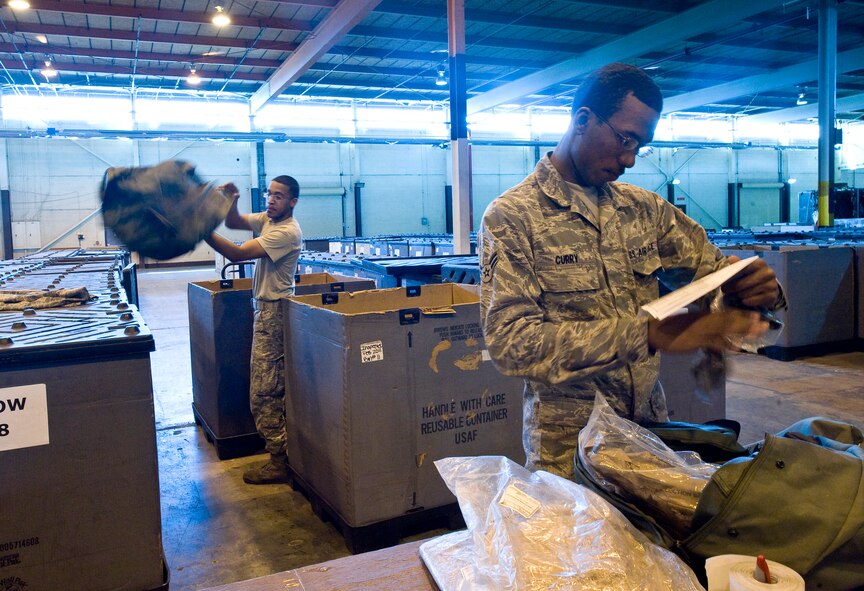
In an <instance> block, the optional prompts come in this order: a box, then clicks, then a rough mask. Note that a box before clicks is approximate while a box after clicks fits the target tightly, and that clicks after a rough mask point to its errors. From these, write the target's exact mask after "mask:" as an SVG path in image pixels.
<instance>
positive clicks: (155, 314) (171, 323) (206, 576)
mask: <svg viewBox="0 0 864 591" xmlns="http://www.w3.org/2000/svg"><path fill="white" fill-rule="evenodd" d="M217 278H218V277H217V275H216V273H215V271H213V270H212V269H210V268H206V269H205V268H199V269H194V270H179V271H164V270H145V271H141V272H139V293H140V297H141V311H142V313H143V315H144V318H145V320H146V322H147V325H148V326H149V328H150V330H151V331H152V333H153V336H154V339H155V341H156V351H155V352H154V353H152V354H151V366H152V375H153V389H154V398H155V406H156V428H157V444H158V449H159V475H160V486H161V495H162V535H163V542H164V546H165V555H166V559H167V563H168V568H169V569H170V573H171V585H170V588H171V590H172V591H185V590H197V589H204V588H207V587H212V586H216V585H222V584H225V583H230V582H234V581H241V580H245V579H251V578H254V577H258V576H263V575H268V574H272V573H276V572H281V571H285V570H290V569H294V568H298V567H301V566H305V565H309V564H316V563H318V562H322V561H326V560H331V559H333V558H338V557H341V556H348V555H349V554H350V552H349V551H348V548H347V547H346V545H345V542H344V541H343V538H342V537H341V536H340V534H339V533H338V532H337V531H336V530H335V529H334V527H333V526H332V525H331V524H329V523H323V522H322V521H321V520H319V519H318V518H317V517H316V516H315V515H313V513H312V510H311V508H310V505H309V502H308V501H307V500H306V499H305V498H304V497H303V496H302V495H301V494H300V493H297V492H295V491H293V490H292V489H291V487H290V486H287V485H267V486H250V485H247V484H244V483H243V481H242V478H241V476H242V474H243V471H244V470H245V469H246V468H247V467H248V466H249V465H251V464H256V463H258V462H262V461H263V460H264V459H265V456H263V455H259V456H250V457H245V458H238V459H233V460H224V461H220V460H219V459H218V458H217V457H216V452H215V450H214V448H213V446H212V445H211V444H210V443H208V441H207V439H206V438H205V436H204V433H203V430H202V429H201V428H200V427H197V426H196V425H195V422H194V420H193V416H192V377H191V370H190V354H189V329H188V326H189V323H188V313H187V310H188V308H187V303H186V286H187V284H188V283H189V282H191V281H203V280H212V279H217ZM727 415H728V418H731V419H736V420H738V421H740V422H741V423H742V426H743V430H742V434H741V441H742V442H743V443H749V442H752V441H755V440H757V439H761V438H762V436H763V433H764V432H766V431H767V432H775V431H779V430H780V429H782V428H783V427H786V426H788V425H789V424H791V423H793V422H795V421H796V420H798V419H801V418H804V417H808V416H815V415H822V416H827V417H832V418H837V419H842V420H847V421H850V422H853V423H856V424H858V425H864V353H862V352H857V353H845V354H835V355H826V356H824V357H813V358H806V359H799V360H796V361H793V362H782V361H774V360H771V359H768V358H766V357H763V356H756V355H735V356H733V358H732V367H731V371H730V375H729V376H728V380H727ZM435 533H440V532H431V533H429V534H426V535H434V534H435ZM411 539H416V537H415V538H411Z"/></svg>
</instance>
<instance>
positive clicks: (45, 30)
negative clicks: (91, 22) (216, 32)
mask: <svg viewBox="0 0 864 591" xmlns="http://www.w3.org/2000/svg"><path fill="white" fill-rule="evenodd" d="M6 28H7V29H8V30H9V32H10V33H35V34H42V35H60V36H68V37H82V38H88V37H93V38H96V39H119V40H122V41H133V42H134V41H135V40H136V38H137V37H138V36H137V35H136V32H135V31H133V30H131V29H130V30H128V31H118V30H116V29H94V28H88V27H67V26H65V25H40V24H35V23H14V22H7V23H6ZM140 37H141V38H140V41H145V42H153V43H171V44H175V45H177V44H180V45H199V46H201V45H203V46H206V47H239V48H242V49H248V48H250V47H251V46H252V41H253V40H252V39H237V38H233V37H205V36H197V35H174V34H171V33H141V36H140ZM33 47H34V48H35V47H38V46H33ZM297 47H298V44H297V43H293V42H290V43H289V42H284V41H278V42H277V41H271V42H265V43H258V44H256V45H255V49H275V50H278V51H294V50H295V49H297ZM31 49H33V48H31ZM33 50H34V51H36V53H43V51H42V50H41V49H33ZM194 57H195V56H191V55H190V56H189V58H190V59H192V58H194ZM187 61H188V60H187Z"/></svg>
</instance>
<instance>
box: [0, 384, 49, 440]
mask: <svg viewBox="0 0 864 591" xmlns="http://www.w3.org/2000/svg"><path fill="white" fill-rule="evenodd" d="M37 445H48V394H47V390H46V388H45V384H32V385H29V386H15V387H13V388H0V451H9V450H10V449H21V448H22V447H36V446H37Z"/></svg>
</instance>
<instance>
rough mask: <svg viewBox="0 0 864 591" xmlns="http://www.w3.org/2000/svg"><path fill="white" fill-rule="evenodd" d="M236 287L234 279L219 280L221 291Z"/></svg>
mask: <svg viewBox="0 0 864 591" xmlns="http://www.w3.org/2000/svg"><path fill="white" fill-rule="evenodd" d="M232 287H234V280H233V279H220V280H219V289H231V288H232Z"/></svg>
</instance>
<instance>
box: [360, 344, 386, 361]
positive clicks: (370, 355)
mask: <svg viewBox="0 0 864 591" xmlns="http://www.w3.org/2000/svg"><path fill="white" fill-rule="evenodd" d="M360 360H361V361H362V362H363V363H372V362H373V361H384V345H383V343H381V341H372V342H371V343H362V344H361V345H360Z"/></svg>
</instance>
